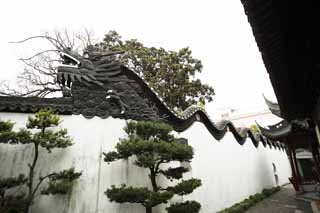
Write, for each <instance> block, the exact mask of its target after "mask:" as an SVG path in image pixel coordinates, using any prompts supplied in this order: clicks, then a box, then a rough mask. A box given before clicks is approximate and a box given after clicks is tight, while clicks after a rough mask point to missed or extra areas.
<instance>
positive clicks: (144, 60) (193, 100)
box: [89, 31, 214, 110]
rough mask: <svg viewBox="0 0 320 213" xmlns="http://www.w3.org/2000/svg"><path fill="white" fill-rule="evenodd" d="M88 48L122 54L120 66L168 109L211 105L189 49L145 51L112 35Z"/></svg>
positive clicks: (208, 88)
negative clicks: (147, 86) (142, 81)
mask: <svg viewBox="0 0 320 213" xmlns="http://www.w3.org/2000/svg"><path fill="white" fill-rule="evenodd" d="M90 48H92V49H95V50H102V51H124V54H123V56H122V57H121V61H122V63H124V64H125V65H126V66H128V67H129V68H131V69H133V70H134V71H135V72H137V73H138V74H139V75H140V76H142V77H143V78H144V79H145V80H146V81H147V82H148V83H149V84H150V86H151V87H152V88H154V89H155V91H156V92H157V93H158V94H159V95H160V97H161V98H162V99H163V100H164V102H166V103H167V105H168V106H169V107H171V108H172V109H175V110H184V109H186V108H187V107H188V106H190V105H193V104H199V103H201V104H205V102H206V101H208V102H210V101H212V96H213V95H214V90H213V88H212V87H211V86H209V85H207V84H203V83H202V82H201V80H200V79H197V78H196V74H197V73H201V71H202V68H203V65H202V63H201V61H200V60H199V59H196V58H194V57H193V56H192V51H191V50H190V48H189V47H185V48H182V49H180V50H178V51H168V50H166V49H164V48H162V47H160V48H157V47H147V46H145V45H144V44H143V43H142V42H140V41H138V40H137V39H129V40H124V39H122V37H121V36H120V35H119V34H118V33H117V32H116V31H109V32H108V33H107V34H106V35H105V37H104V39H103V41H102V42H100V43H97V44H95V45H93V46H89V49H90Z"/></svg>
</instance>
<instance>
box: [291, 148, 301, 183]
mask: <svg viewBox="0 0 320 213" xmlns="http://www.w3.org/2000/svg"><path fill="white" fill-rule="evenodd" d="M292 155H293V160H294V164H295V167H296V173H297V180H298V185H301V183H302V180H301V175H300V172H299V167H298V161H297V156H296V149H295V148H293V149H292Z"/></svg>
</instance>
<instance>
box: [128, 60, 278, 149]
mask: <svg viewBox="0 0 320 213" xmlns="http://www.w3.org/2000/svg"><path fill="white" fill-rule="evenodd" d="M123 69H124V70H125V72H126V73H127V74H128V75H129V76H130V77H131V78H133V79H134V80H135V81H136V82H138V83H139V84H140V85H141V86H142V87H143V91H144V92H145V93H146V94H147V95H148V97H149V98H151V99H152V101H153V102H154V103H155V104H156V105H157V108H158V109H159V110H160V113H161V114H162V115H165V116H164V119H165V120H166V121H167V122H168V123H170V124H171V125H172V126H173V129H174V130H175V131H177V132H182V131H184V130H186V129H188V128H189V127H190V126H191V125H192V124H193V123H194V122H196V121H198V122H202V123H203V124H204V125H205V127H206V128H207V130H208V131H209V132H210V134H211V135H212V136H213V137H214V138H215V139H216V140H221V139H222V138H223V137H224V136H225V134H226V133H227V131H230V132H231V133H232V135H233V137H234V138H235V139H236V141H237V142H238V143H239V144H240V145H244V144H245V142H246V140H247V138H250V140H251V142H252V144H253V145H254V146H255V147H256V148H257V147H258V146H259V143H260V142H261V143H262V144H263V146H264V147H266V146H267V144H269V147H270V148H271V146H272V144H271V142H270V141H269V140H268V139H267V138H264V136H263V135H261V134H253V133H252V131H251V130H250V129H248V128H237V127H236V126H235V125H234V124H233V123H232V122H231V121H229V120H221V121H220V122H216V123H215V122H213V121H212V120H211V119H210V117H209V116H208V114H207V113H206V111H204V110H203V109H202V108H201V107H198V106H190V107H188V108H187V109H186V110H184V111H183V112H182V113H179V114H177V113H176V112H173V111H172V110H170V108H169V107H168V106H167V105H166V104H165V103H164V102H163V101H162V99H161V98H160V97H159V96H158V94H157V93H156V92H155V91H154V90H153V89H152V88H150V86H149V85H148V83H147V82H146V81H145V80H144V79H143V78H141V76H139V75H138V74H136V73H135V72H134V71H132V70H130V69H128V68H127V67H124V66H123Z"/></svg>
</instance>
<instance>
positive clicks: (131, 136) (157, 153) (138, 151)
mask: <svg viewBox="0 0 320 213" xmlns="http://www.w3.org/2000/svg"><path fill="white" fill-rule="evenodd" d="M171 131H172V128H171V127H170V126H169V125H167V124H165V123H161V122H150V121H140V122H129V123H127V126H126V127H125V132H126V133H127V134H128V138H124V139H120V141H119V142H118V143H117V145H116V147H115V148H116V151H110V152H108V153H104V161H106V162H108V163H110V162H113V161H116V160H119V159H128V158H130V157H132V156H135V162H134V163H135V165H137V166H139V167H142V168H145V169H147V170H148V171H149V172H150V173H149V179H150V182H151V186H152V187H151V188H152V189H149V188H148V187H147V186H146V187H133V186H127V185H126V184H122V185H121V186H118V187H117V186H114V185H113V186H111V188H109V189H107V191H106V192H105V194H106V195H107V197H108V198H109V199H110V201H115V202H118V203H126V202H128V203H138V204H141V205H142V206H144V207H145V208H146V213H151V212H152V208H153V207H155V206H157V205H159V204H162V203H167V202H168V201H169V200H170V199H171V198H172V197H173V196H174V195H180V196H183V195H187V194H190V193H192V192H193V191H194V190H195V189H196V188H197V187H199V186H201V180H199V179H195V178H191V179H188V180H182V181H180V182H179V183H177V184H176V185H174V186H170V187H164V186H160V185H159V184H158V183H157V176H159V175H163V176H164V177H166V178H167V179H170V180H173V179H176V180H180V179H181V178H182V177H183V174H184V173H186V172H188V171H189V170H188V169H187V168H185V167H183V166H178V167H174V168H172V167H169V168H166V169H163V168H162V165H163V164H167V163H170V162H173V161H179V162H190V161H191V160H192V158H193V154H194V153H193V149H192V147H191V146H190V145H188V144H185V143H180V142H178V141H177V139H176V138H175V137H174V136H173V135H172V134H171ZM200 207H201V205H200V204H199V203H197V202H196V201H186V202H184V203H176V204H173V205H171V206H169V207H167V211H168V212H172V213H173V212H190V213H197V212H199V210H200ZM187 209H188V211H187Z"/></svg>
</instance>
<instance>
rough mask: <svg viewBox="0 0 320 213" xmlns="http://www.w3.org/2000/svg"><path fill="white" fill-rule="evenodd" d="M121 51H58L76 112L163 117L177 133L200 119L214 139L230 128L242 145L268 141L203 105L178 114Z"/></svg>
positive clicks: (60, 70) (60, 77)
mask: <svg viewBox="0 0 320 213" xmlns="http://www.w3.org/2000/svg"><path fill="white" fill-rule="evenodd" d="M121 54H122V52H108V53H102V52H94V51H87V52H84V54H83V55H80V54H79V53H77V52H75V51H73V50H71V49H69V48H66V49H64V50H63V51H60V56H61V59H62V61H63V63H62V64H60V65H59V66H58V68H57V69H58V74H57V78H58V82H59V83H60V84H62V85H63V86H65V87H67V88H70V90H71V96H72V98H73V105H74V106H73V108H74V109H73V111H74V113H75V114H82V115H84V116H85V117H89V118H90V117H94V116H99V117H104V118H105V117H108V116H112V117H119V118H125V119H134V120H165V121H166V122H168V123H170V124H171V125H172V126H173V128H174V129H175V130H176V131H178V132H181V131H183V130H185V129H187V128H188V127H190V126H191V125H192V124H193V123H194V122H195V121H199V122H202V123H203V124H204V125H205V126H206V127H207V129H208V130H209V132H210V133H211V134H212V135H213V136H214V138H216V139H217V140H220V139H222V138H223V136H224V135H225V134H226V132H227V131H228V130H229V131H231V132H232V133H233V135H234V137H235V138H236V140H237V141H238V143H239V144H241V145H243V144H244V143H245V141H246V138H247V137H250V138H251V140H252V142H253V144H254V145H255V146H256V147H257V146H258V143H259V141H261V142H262V143H263V145H264V146H266V144H269V145H270V144H271V142H269V141H266V139H265V138H264V137H262V136H261V135H257V134H254V133H252V132H251V130H250V129H247V128H240V129H239V128H236V127H235V126H234V125H233V124H232V123H231V122H230V121H221V122H219V123H214V122H213V121H212V120H211V119H210V118H209V116H208V115H207V113H206V112H205V111H204V110H203V108H202V107H198V106H190V107H189V108H187V109H186V110H185V111H184V112H182V113H179V114H178V113H176V112H174V111H172V110H171V109H170V108H169V107H168V106H167V105H166V103H164V102H163V101H162V99H161V97H159V96H158V94H157V93H156V92H155V91H154V90H153V89H152V88H151V87H150V86H149V85H148V83H147V82H146V81H144V79H143V78H142V77H141V76H139V75H138V74H136V73H135V72H134V71H132V70H130V69H128V68H127V67H125V66H123V65H122V64H121V63H120V61H119V57H120V56H121ZM273 145H274V147H279V146H277V145H276V144H273ZM282 148H283V147H282Z"/></svg>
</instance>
